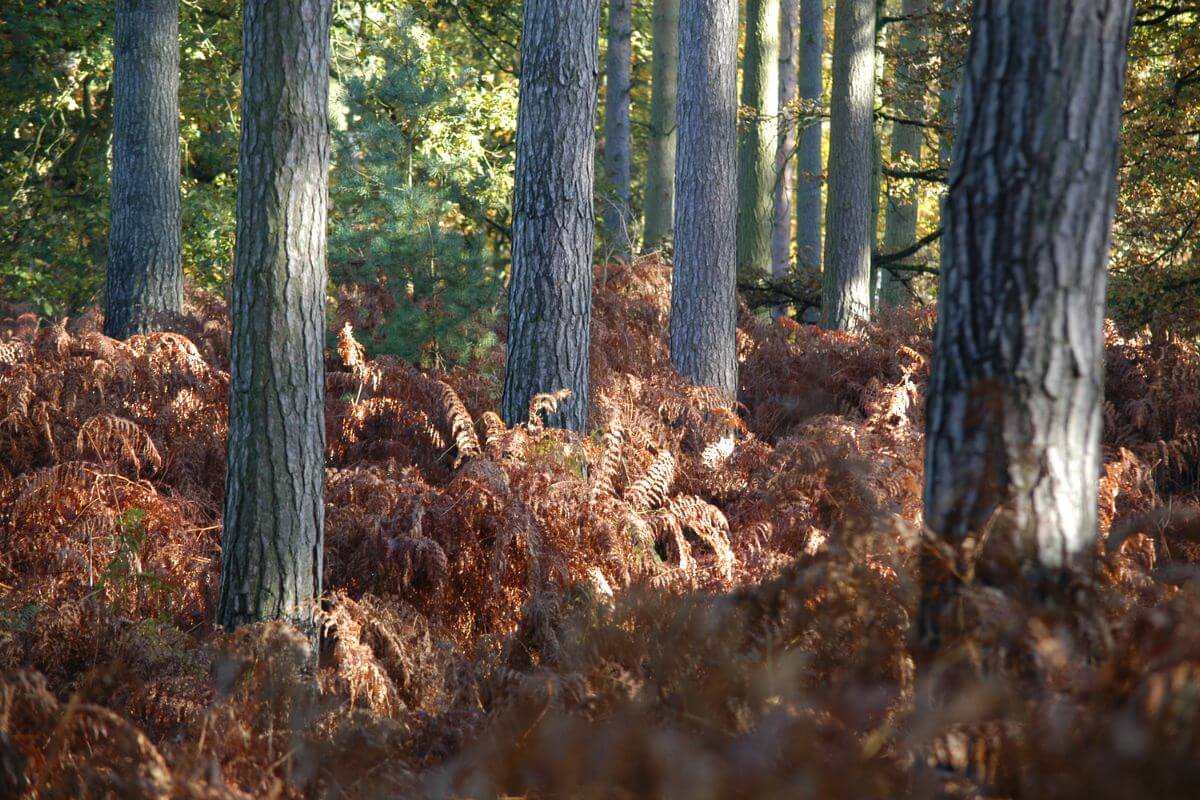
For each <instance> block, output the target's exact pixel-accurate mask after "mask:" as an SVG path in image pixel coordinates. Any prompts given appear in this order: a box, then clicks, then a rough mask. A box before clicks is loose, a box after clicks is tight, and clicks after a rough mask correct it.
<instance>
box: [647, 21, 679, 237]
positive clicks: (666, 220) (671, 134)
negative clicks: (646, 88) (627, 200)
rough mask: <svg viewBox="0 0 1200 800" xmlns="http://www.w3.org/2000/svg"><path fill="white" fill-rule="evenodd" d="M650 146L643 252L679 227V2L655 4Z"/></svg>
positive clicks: (669, 235)
mask: <svg viewBox="0 0 1200 800" xmlns="http://www.w3.org/2000/svg"><path fill="white" fill-rule="evenodd" d="M653 37H654V39H653V42H652V47H653V50H654V53H653V67H652V69H653V76H652V81H653V83H652V85H651V87H650V143H649V151H648V153H647V156H646V214H645V218H646V221H645V225H644V226H643V229H642V249H643V250H644V251H647V252H648V251H651V250H655V249H657V248H659V247H661V246H662V245H663V244H664V243H666V242H668V241H670V239H671V232H672V229H673V226H674V224H675V107H676V103H677V102H678V88H679V0H654V32H653Z"/></svg>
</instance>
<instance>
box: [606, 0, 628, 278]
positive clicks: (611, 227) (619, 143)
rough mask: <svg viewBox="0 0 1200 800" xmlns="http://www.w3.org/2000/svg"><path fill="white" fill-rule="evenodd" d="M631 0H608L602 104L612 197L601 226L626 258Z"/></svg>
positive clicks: (618, 253)
mask: <svg viewBox="0 0 1200 800" xmlns="http://www.w3.org/2000/svg"><path fill="white" fill-rule="evenodd" d="M632 36H633V0H609V4H608V53H607V55H606V57H605V73H606V75H607V82H608V88H607V91H606V93H605V103H604V168H605V171H606V172H607V173H608V182H609V185H610V186H611V188H612V192H613V194H612V196H611V197H609V198H606V199H605V201H604V227H605V229H606V230H607V231H608V239H609V245H610V246H611V247H612V249H613V253H614V255H616V256H617V257H618V258H622V259H628V258H629V255H630V253H631V252H632V244H631V242H630V236H631V230H630V228H631V226H632V224H633V217H632V214H631V211H630V204H629V169H630V166H629V165H630V157H629V99H630V96H629V90H630V69H631V68H630V58H631V50H630V47H631V38H632Z"/></svg>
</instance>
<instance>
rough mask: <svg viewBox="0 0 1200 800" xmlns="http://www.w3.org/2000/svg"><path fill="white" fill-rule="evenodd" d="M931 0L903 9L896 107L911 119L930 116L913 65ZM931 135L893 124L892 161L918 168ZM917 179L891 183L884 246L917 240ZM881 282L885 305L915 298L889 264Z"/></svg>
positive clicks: (914, 0)
mask: <svg viewBox="0 0 1200 800" xmlns="http://www.w3.org/2000/svg"><path fill="white" fill-rule="evenodd" d="M928 12H929V0H904V4H903V6H902V11H901V14H902V16H904V17H905V18H906V19H905V21H904V22H901V23H896V24H899V25H901V29H900V36H899V43H898V44H899V46H898V48H897V58H896V64H895V68H894V74H895V87H896V88H895V91H896V93H897V95H898V97H897V102H896V103H894V106H895V108H896V110H897V111H898V112H899V115H900V116H901V117H904V118H905V119H913V120H921V119H924V118H925V87H924V84H923V82H922V81H921V76H920V75H919V74H916V72H915V71H914V69H913V65H914V64H915V63H917V60H918V57H919V54H920V53H921V51H922V50H924V48H925V29H926V26H927V15H928ZM924 140H925V135H924V132H923V131H922V130H921V128H920V127H919V126H917V125H909V124H906V123H903V122H895V123H893V124H892V155H891V163H892V165H893V166H895V167H898V168H900V169H912V168H915V167H916V165H918V164H920V161H921V145H922V144H923V143H924ZM917 203H918V200H917V183H916V181H905V182H901V183H899V184H890V189H889V191H888V195H887V206H886V207H885V209H884V234H883V250H884V252H885V253H894V252H896V251H898V250H902V249H904V248H906V247H909V246H910V245H912V244H913V242H915V241H916V240H917V212H918V210H919V209H918V205H917ZM882 272H883V274H882V275H880V282H879V303H880V305H881V306H885V307H887V306H897V305H900V304H902V303H905V302H907V301H908V300H910V299H911V296H910V293H909V291H908V287H907V286H906V285H905V284H904V282H903V281H902V280H900V279H899V278H897V277H896V276H895V275H894V274H892V273H891V272H889V271H888V270H886V269H885V270H883V271H882Z"/></svg>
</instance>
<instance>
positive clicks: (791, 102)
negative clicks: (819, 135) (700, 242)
mask: <svg viewBox="0 0 1200 800" xmlns="http://www.w3.org/2000/svg"><path fill="white" fill-rule="evenodd" d="M799 34H800V0H782V2H781V3H780V6H779V108H780V120H781V126H780V129H779V146H778V149H777V152H776V155H775V176H776V177H775V224H774V231H773V233H772V235H771V274H772V275H773V276H775V277H776V278H783V277H786V276H787V274H788V273H789V272H791V270H792V195H793V193H794V192H795V190H796V153H795V150H796V124H795V122H794V121H785V120H790V119H791V109H792V108H794V107H795V103H796V97H797V91H798V90H797V85H798V80H799V77H800V74H799V69H798V65H797V63H796V59H797V58H798V57H799V55H800V35H799Z"/></svg>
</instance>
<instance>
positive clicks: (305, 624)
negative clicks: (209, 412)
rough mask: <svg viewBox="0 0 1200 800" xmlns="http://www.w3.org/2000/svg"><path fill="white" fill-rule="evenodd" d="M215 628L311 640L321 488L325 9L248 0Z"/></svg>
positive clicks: (315, 0) (314, 0)
mask: <svg viewBox="0 0 1200 800" xmlns="http://www.w3.org/2000/svg"><path fill="white" fill-rule="evenodd" d="M243 25H244V28H243V34H242V45H243V56H242V134H241V155H240V161H239V171H238V178H239V179H238V196H237V248H236V257H237V260H236V263H235V266H234V274H233V302H232V309H231V310H232V315H233V341H232V351H231V355H230V370H231V374H230V386H229V462H228V467H227V473H226V479H225V532H224V535H223V537H222V547H223V551H224V552H223V556H222V568H221V592H220V599H219V606H218V611H217V619H218V621H219V622H220V623H221V624H223V625H225V626H226V627H228V628H234V627H236V626H238V625H242V624H246V623H251V622H258V621H260V620H267V619H282V620H287V621H289V622H292V623H294V624H296V625H298V626H300V627H301V628H302V629H304V630H306V631H308V632H309V633H310V635H314V636H315V629H314V628H313V625H312V620H313V612H314V603H315V602H316V601H317V599H318V598H319V597H320V594H321V566H322V552H321V550H322V543H323V536H324V526H325V522H324V507H323V494H324V485H325V366H324V351H325V274H326V273H325V219H326V194H327V192H326V175H327V171H328V163H329V129H328V123H327V119H328V118H327V110H326V109H327V98H328V93H329V27H330V4H329V0H246V3H245V6H244V15H243Z"/></svg>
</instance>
